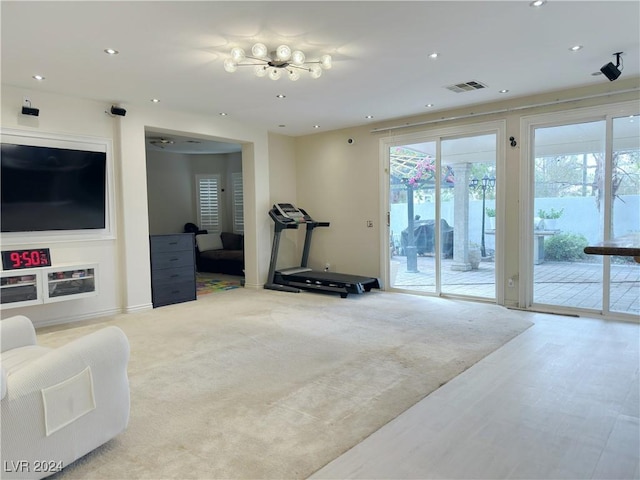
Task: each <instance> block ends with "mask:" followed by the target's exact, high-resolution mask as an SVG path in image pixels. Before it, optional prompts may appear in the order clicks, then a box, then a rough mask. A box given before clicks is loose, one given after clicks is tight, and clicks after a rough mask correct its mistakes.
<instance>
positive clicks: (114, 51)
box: [104, 48, 120, 55]
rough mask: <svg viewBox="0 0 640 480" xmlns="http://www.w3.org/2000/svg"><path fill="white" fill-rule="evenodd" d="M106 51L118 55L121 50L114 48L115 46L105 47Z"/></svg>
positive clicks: (108, 53)
mask: <svg viewBox="0 0 640 480" xmlns="http://www.w3.org/2000/svg"><path fill="white" fill-rule="evenodd" d="M104 53H106V54H107V55H118V54H119V53H120V52H119V51H118V50H114V49H113V48H105V49H104Z"/></svg>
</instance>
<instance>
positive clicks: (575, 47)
mask: <svg viewBox="0 0 640 480" xmlns="http://www.w3.org/2000/svg"><path fill="white" fill-rule="evenodd" d="M569 50H571V51H572V52H577V51H578V50H582V45H574V46H573V47H571V48H570V49H569Z"/></svg>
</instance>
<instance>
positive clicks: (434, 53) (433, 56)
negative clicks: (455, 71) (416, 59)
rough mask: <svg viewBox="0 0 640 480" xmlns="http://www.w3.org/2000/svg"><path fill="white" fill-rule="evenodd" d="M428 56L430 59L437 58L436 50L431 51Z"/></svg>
mask: <svg viewBox="0 0 640 480" xmlns="http://www.w3.org/2000/svg"><path fill="white" fill-rule="evenodd" d="M429 58H431V59H436V58H438V52H433V53H432V54H430V55H429Z"/></svg>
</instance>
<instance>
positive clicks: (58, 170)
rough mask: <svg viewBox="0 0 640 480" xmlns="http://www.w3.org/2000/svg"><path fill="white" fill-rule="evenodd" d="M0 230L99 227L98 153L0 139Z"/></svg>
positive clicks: (101, 170)
mask: <svg viewBox="0 0 640 480" xmlns="http://www.w3.org/2000/svg"><path fill="white" fill-rule="evenodd" d="M0 155H1V156H0V164H1V171H0V175H1V177H0V183H1V193H0V196H1V202H0V226H1V231H2V232H41V231H52V230H95V229H104V228H105V222H106V167H107V165H106V163H107V156H106V153H104V152H93V151H84V150H71V149H65V148H52V147H42V146H32V145H18V144H11V143H2V144H1V151H0Z"/></svg>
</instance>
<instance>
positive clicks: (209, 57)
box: [1, 0, 640, 136]
mask: <svg viewBox="0 0 640 480" xmlns="http://www.w3.org/2000/svg"><path fill="white" fill-rule="evenodd" d="M1 16H2V18H1V21H2V25H1V27H2V31H1V35H2V82H3V83H5V84H9V85H14V86H18V87H25V88H29V89H32V90H36V91H39V90H41V91H48V92H55V93H60V94H67V95H72V96H79V97H83V98H89V99H96V100H99V101H104V102H105V104H107V105H109V104H119V105H122V106H123V107H124V108H126V109H127V110H133V109H135V108H136V105H149V102H150V99H151V98H158V99H160V100H161V101H160V103H158V104H156V105H155V108H158V109H171V110H183V111H189V112H194V113H198V114H206V115H215V116H218V115H219V113H220V112H226V113H227V114H228V116H227V117H225V118H228V119H229V120H234V121H238V122H243V123H247V124H253V125H256V126H261V127H263V128H266V129H268V130H269V131H273V132H278V133H282V134H285V135H292V136H298V135H304V134H310V133H315V132H318V131H328V130H333V129H338V128H344V127H349V126H356V125H362V124H367V123H371V124H372V125H374V124H375V122H378V121H381V120H388V119H394V118H400V117H406V116H411V115H420V114H424V113H426V112H427V111H435V110H447V109H451V108H454V107H460V106H463V105H474V104H482V103H487V102H491V101H496V100H505V99H508V98H515V97H521V96H527V95H531V94H535V93H543V92H550V91H554V90H559V89H564V88H570V87H577V86H586V85H592V84H596V83H602V82H605V83H606V82H608V80H607V79H606V78H605V77H604V76H603V75H598V76H593V75H592V73H594V72H597V71H598V70H599V69H600V67H601V66H602V65H604V64H605V63H607V62H609V61H614V63H615V58H614V57H613V55H612V54H613V53H614V52H618V51H623V52H624V55H623V61H624V71H623V74H622V77H621V78H628V77H637V76H640V2H638V1H637V0H633V1H555V0H549V1H548V2H547V3H546V4H545V5H544V6H542V7H541V8H532V7H530V6H529V1H528V0H522V1H520V0H518V1H494V2H485V1H466V2H463V1H444V2H436V1H421V2H417V1H411V2H402V1H386V2H385V1H374V2H366V1H353V2H342V1H325V2H310V1H297V2H289V1H285V2H266V1H265V2H243V1H233V2H215V1H193V2H187V1H160V2H151V1H123V2H120V1H116V2H102V1H81V2H75V1H72V2H53V1H45V2H36V1H2V3H1ZM256 41H260V42H263V43H265V44H267V46H268V47H269V48H273V49H275V47H276V46H277V45H279V44H281V43H287V44H289V45H291V46H292V47H294V48H299V49H302V50H303V51H304V52H305V53H306V54H307V57H308V58H317V57H319V56H320V55H321V54H323V53H329V54H330V55H332V57H333V68H332V69H331V70H328V71H325V72H324V73H323V76H322V77H321V78H319V79H317V80H313V79H311V78H309V77H303V78H301V79H300V80H299V81H297V82H291V81H289V80H288V79H287V78H282V79H280V80H278V81H272V80H270V79H268V78H257V77H255V76H254V75H253V73H252V72H251V69H247V70H242V69H240V70H239V71H237V72H236V73H233V74H230V73H227V72H225V71H224V69H223V61H224V59H225V58H227V57H228V56H229V51H230V49H231V48H232V47H234V46H241V47H243V48H245V49H246V50H250V48H251V45H253V43H255V42H256ZM576 44H580V45H583V46H584V48H583V49H582V50H580V51H578V52H571V51H570V50H569V48H570V47H571V46H573V45H576ZM108 47H110V48H114V49H117V50H119V52H120V54H119V55H116V56H108V55H106V54H105V53H104V52H103V50H104V49H105V48H108ZM434 51H436V52H438V53H439V54H440V56H439V58H437V59H436V60H430V59H429V58H428V54H430V53H431V52H434ZM34 74H41V75H44V76H45V77H46V79H45V80H44V81H41V82H38V81H36V80H33V79H32V75H34ZM472 80H474V81H479V82H482V83H484V84H485V85H487V88H486V89H483V90H478V91H472V92H466V93H453V92H451V91H449V90H447V89H446V88H445V87H446V86H449V85H452V84H456V83H461V82H467V81H472ZM501 89H509V92H508V93H506V94H500V93H498V92H499V90H501ZM277 94H284V95H286V98H285V99H278V98H276V95H277ZM429 103H432V104H434V105H435V106H434V107H433V108H431V109H427V108H426V107H425V105H426V104H429ZM34 106H35V107H37V106H38V105H37V104H35V105H34ZM367 115H373V117H374V118H373V119H371V120H367V119H366V118H365V117H366V116H367ZM281 125H284V126H281ZM314 125H319V127H320V128H319V129H314ZM156 136H158V135H156Z"/></svg>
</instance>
